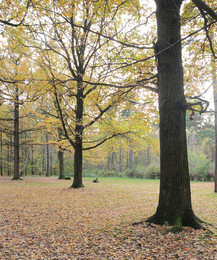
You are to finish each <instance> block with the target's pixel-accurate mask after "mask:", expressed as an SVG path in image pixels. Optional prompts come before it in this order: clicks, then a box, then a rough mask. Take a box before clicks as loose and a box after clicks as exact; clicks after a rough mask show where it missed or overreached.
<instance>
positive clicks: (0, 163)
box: [0, 130, 3, 176]
mask: <svg viewBox="0 0 217 260" xmlns="http://www.w3.org/2000/svg"><path fill="white" fill-rule="evenodd" d="M0 140H1V144H0V145H1V151H0V153H1V154H0V171H1V176H3V143H2V142H3V138H2V130H0Z"/></svg>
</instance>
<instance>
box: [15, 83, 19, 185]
mask: <svg viewBox="0 0 217 260" xmlns="http://www.w3.org/2000/svg"><path fill="white" fill-rule="evenodd" d="M19 171H20V141H19V89H18V88H17V87H16V88H15V101H14V176H13V180H19V179H20V172H19Z"/></svg>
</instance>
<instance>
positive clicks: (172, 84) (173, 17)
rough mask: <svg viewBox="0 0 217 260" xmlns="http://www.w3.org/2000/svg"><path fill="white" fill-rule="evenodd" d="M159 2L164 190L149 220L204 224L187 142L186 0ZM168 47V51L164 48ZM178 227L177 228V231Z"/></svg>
mask: <svg viewBox="0 0 217 260" xmlns="http://www.w3.org/2000/svg"><path fill="white" fill-rule="evenodd" d="M155 2H156V5H157V12H156V15H157V28H158V42H157V44H156V52H157V53H159V52H160V53H159V55H158V56H157V58H158V75H159V76H158V77H159V112H160V163H161V175H160V194H159V202H158V207H157V211H156V213H155V214H154V216H152V217H150V218H149V219H148V221H149V222H153V223H156V224H164V223H165V222H167V223H169V224H170V225H173V226H176V227H175V228H177V231H179V230H181V229H182V225H187V226H191V227H193V228H200V227H201V225H200V223H199V219H198V218H197V217H195V215H194V213H193V210H192V204H191V191H190V178H189V169H188V156H187V142H186V129H185V124H186V122H185V117H186V101H185V96H184V86H183V69H182V59H181V43H180V39H181V36H180V27H181V25H180V22H181V18H180V8H181V4H182V0H167V1H162V0H155ZM163 50H164V51H163ZM175 228H174V231H175Z"/></svg>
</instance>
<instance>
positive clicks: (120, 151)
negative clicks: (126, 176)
mask: <svg viewBox="0 0 217 260" xmlns="http://www.w3.org/2000/svg"><path fill="white" fill-rule="evenodd" d="M119 172H120V173H121V172H122V149H121V148H120V150H119Z"/></svg>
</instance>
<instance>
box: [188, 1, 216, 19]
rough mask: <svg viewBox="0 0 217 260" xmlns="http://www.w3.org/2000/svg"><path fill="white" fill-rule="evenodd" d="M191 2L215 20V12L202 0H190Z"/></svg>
mask: <svg viewBox="0 0 217 260" xmlns="http://www.w3.org/2000/svg"><path fill="white" fill-rule="evenodd" d="M192 2H193V3H194V4H195V5H196V6H197V7H198V9H199V10H203V11H205V12H206V13H207V14H209V15H210V16H211V17H212V18H213V19H214V20H216V21H217V13H216V12H215V11H214V10H213V9H212V8H210V7H209V6H208V5H207V4H206V3H205V2H204V1H202V0H192Z"/></svg>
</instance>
